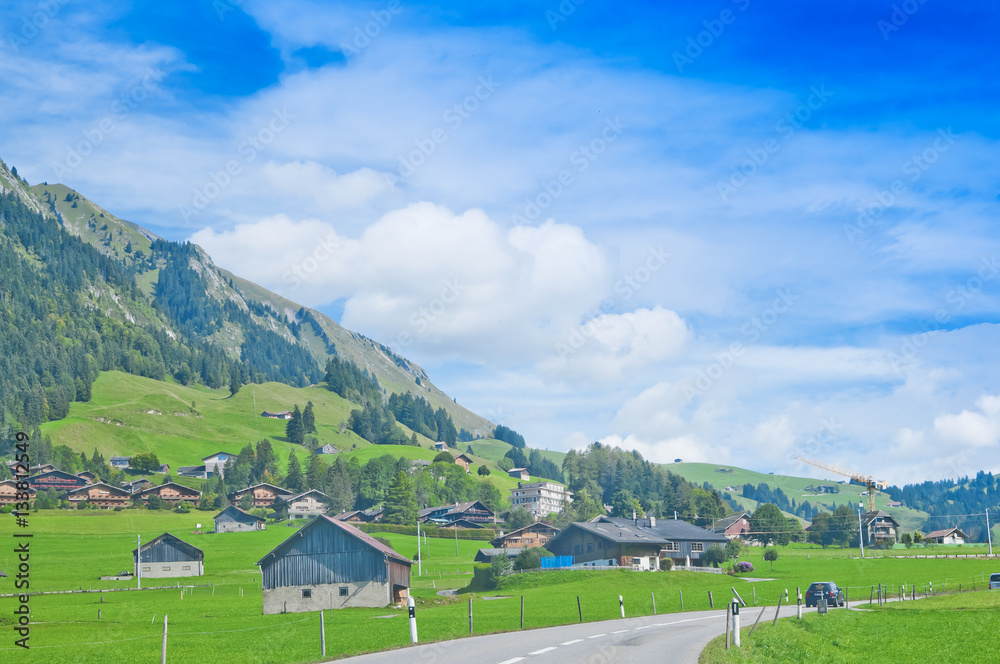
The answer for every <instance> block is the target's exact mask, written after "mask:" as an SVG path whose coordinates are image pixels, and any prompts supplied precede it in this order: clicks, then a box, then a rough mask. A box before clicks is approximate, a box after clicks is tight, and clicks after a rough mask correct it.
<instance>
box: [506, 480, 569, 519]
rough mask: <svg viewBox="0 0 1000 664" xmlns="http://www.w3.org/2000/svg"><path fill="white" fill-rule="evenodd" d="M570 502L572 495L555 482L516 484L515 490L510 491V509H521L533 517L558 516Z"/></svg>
mask: <svg viewBox="0 0 1000 664" xmlns="http://www.w3.org/2000/svg"><path fill="white" fill-rule="evenodd" d="M571 502H573V498H572V494H571V493H570V492H569V491H567V490H566V487H564V486H563V485H561V484H556V483H555V482H518V483H517V488H516V489H511V490H510V505H511V507H512V508H518V507H523V508H524V509H526V510H528V511H529V512H531V513H532V514H534V515H535V517H544V516H546V515H548V514H551V513H555V514H558V513H559V512H561V511H562V510H563V508H564V507H565V506H566V505H567V504H569V503H571Z"/></svg>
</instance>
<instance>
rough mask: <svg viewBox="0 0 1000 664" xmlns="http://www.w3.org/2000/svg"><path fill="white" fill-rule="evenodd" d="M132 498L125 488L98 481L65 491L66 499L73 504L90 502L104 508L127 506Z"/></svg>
mask: <svg viewBox="0 0 1000 664" xmlns="http://www.w3.org/2000/svg"><path fill="white" fill-rule="evenodd" d="M131 499H132V494H131V493H130V492H129V491H128V490H126V489H119V488H118V487H116V486H111V485H110V484H105V483H104V482H98V483H97V484H88V485H87V486H82V487H80V488H79V489H70V490H69V491H67V492H66V500H68V501H69V502H70V503H72V504H73V505H79V504H80V503H90V504H91V505H95V506H97V507H102V508H104V509H111V508H113V507H128V505H129V503H130V501H131Z"/></svg>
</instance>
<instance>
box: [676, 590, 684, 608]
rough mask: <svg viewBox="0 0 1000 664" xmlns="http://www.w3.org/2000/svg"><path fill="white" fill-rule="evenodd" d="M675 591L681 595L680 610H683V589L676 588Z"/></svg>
mask: <svg viewBox="0 0 1000 664" xmlns="http://www.w3.org/2000/svg"><path fill="white" fill-rule="evenodd" d="M677 592H678V593H679V594H680V596H681V611H683V610H684V591H683V590H678V591H677Z"/></svg>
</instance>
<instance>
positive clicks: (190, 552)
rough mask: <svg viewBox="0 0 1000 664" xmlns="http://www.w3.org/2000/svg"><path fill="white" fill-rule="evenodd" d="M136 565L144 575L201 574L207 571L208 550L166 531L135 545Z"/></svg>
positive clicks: (147, 576)
mask: <svg viewBox="0 0 1000 664" xmlns="http://www.w3.org/2000/svg"><path fill="white" fill-rule="evenodd" d="M132 566H133V567H132V569H133V571H134V573H135V574H139V573H140V572H141V573H142V576H143V578H150V579H162V578H167V577H173V576H201V575H202V574H204V573H205V554H204V553H202V550H201V549H199V548H197V547H193V546H191V545H190V544H188V543H187V542H184V541H182V540H181V539H179V538H177V537H174V536H173V535H171V534H170V533H163V534H162V535H160V536H159V537H157V538H156V539H154V540H152V541H151V542H148V543H147V544H143V545H142V547H141V548H140V549H132Z"/></svg>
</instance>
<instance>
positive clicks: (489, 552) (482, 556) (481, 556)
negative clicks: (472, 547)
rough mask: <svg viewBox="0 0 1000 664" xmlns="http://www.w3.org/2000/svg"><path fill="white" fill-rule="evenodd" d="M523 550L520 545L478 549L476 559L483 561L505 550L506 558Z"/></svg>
mask: <svg viewBox="0 0 1000 664" xmlns="http://www.w3.org/2000/svg"><path fill="white" fill-rule="evenodd" d="M523 550H524V549H523V548H520V547H510V548H507V549H480V550H479V551H478V552H477V553H476V560H480V561H485V560H486V559H492V558H493V557H494V556H499V555H500V554H501V553H503V552H504V551H506V552H507V557H508V558H513V557H514V556H516V555H517V554H519V553H521V551H523Z"/></svg>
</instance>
